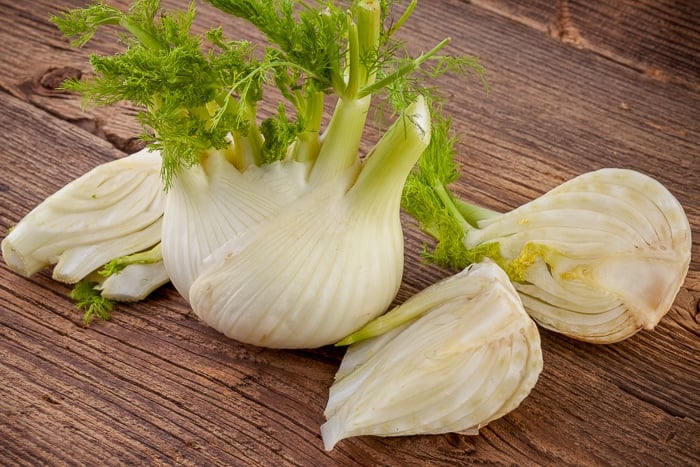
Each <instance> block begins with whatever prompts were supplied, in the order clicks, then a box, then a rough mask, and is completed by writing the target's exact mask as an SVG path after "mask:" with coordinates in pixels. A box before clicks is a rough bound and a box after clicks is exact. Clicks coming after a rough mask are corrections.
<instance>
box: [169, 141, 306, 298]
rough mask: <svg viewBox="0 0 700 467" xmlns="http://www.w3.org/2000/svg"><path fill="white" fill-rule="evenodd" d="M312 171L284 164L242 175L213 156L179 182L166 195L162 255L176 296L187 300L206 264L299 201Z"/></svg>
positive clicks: (293, 163) (184, 173) (219, 156)
mask: <svg viewBox="0 0 700 467" xmlns="http://www.w3.org/2000/svg"><path fill="white" fill-rule="evenodd" d="M308 170H309V167H308V164H305V163H303V162H296V161H294V160H285V161H278V162H275V163H272V164H269V165H265V166H263V167H257V166H253V167H251V168H249V169H248V170H246V171H245V172H243V173H241V172H240V171H239V170H238V169H236V167H235V166H234V165H232V164H231V163H229V161H228V160H227V159H226V157H225V155H224V153H223V152H221V151H210V152H209V153H208V154H207V155H206V156H205V157H204V158H203V160H202V162H201V163H200V164H199V165H196V166H193V167H190V168H187V169H184V170H182V171H181V172H180V173H179V174H178V175H177V176H175V177H174V178H173V182H172V186H171V187H170V189H169V190H168V192H167V194H166V202H165V212H164V216H163V228H162V251H163V261H164V265H165V269H166V271H167V273H168V276H169V277H170V280H171V282H172V283H173V285H174V286H175V288H176V289H177V290H178V292H180V294H181V295H182V296H183V297H185V299H188V298H189V291H190V287H191V285H192V283H193V282H194V280H195V279H196V278H197V276H198V275H199V274H200V273H201V271H202V263H203V261H204V260H205V258H207V257H208V256H209V255H210V254H211V253H212V252H214V251H215V250H217V249H218V248H219V247H220V246H221V245H223V244H224V243H226V242H227V241H228V240H229V239H231V238H237V237H239V236H241V235H243V234H244V233H245V232H247V231H248V230H250V229H251V228H252V227H254V226H256V225H257V224H259V223H260V222H261V221H263V220H264V219H266V218H268V217H270V216H272V215H273V214H276V213H277V212H279V211H280V210H281V208H282V206H284V205H285V204H287V203H289V202H291V200H293V199H295V198H296V197H298V196H299V192H301V191H302V190H303V189H304V187H305V178H306V176H307V173H308Z"/></svg>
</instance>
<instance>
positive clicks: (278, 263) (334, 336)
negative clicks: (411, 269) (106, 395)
mask: <svg viewBox="0 0 700 467" xmlns="http://www.w3.org/2000/svg"><path fill="white" fill-rule="evenodd" d="M429 139H430V111H429V109H428V107H427V104H426V103H425V101H424V99H422V98H419V99H418V100H417V101H416V102H415V103H414V104H413V105H411V106H409V107H408V108H407V109H406V111H405V112H404V115H403V116H402V117H401V118H399V119H398V120H397V121H396V122H395V123H394V125H392V127H391V128H390V129H389V130H388V131H387V132H386V134H385V135H384V136H383V137H382V139H381V140H380V141H379V142H378V143H377V145H376V146H375V148H374V149H373V150H372V152H371V153H370V154H369V155H368V156H367V158H366V161H365V162H364V163H363V164H362V165H361V166H359V167H358V166H352V167H350V168H348V169H346V171H345V172H344V173H340V174H338V175H336V176H334V177H333V178H331V179H329V180H327V181H326V182H324V183H323V184H321V185H320V186H314V184H313V180H312V181H310V182H309V184H310V185H311V187H310V188H309V189H308V190H307V191H306V192H305V193H303V194H302V195H301V196H299V197H298V198H297V199H296V200H294V201H293V202H291V203H289V204H287V205H286V206H285V207H284V209H283V210H282V211H280V212H279V213H278V214H276V215H274V216H272V217H270V218H268V219H266V220H265V221H263V222H261V223H260V224H259V225H257V226H256V227H255V228H252V229H250V230H249V231H248V232H247V233H246V234H244V235H240V236H234V237H232V238H231V239H230V240H229V241H228V242H226V243H225V244H224V245H222V246H221V248H219V249H217V250H214V251H213V252H212V254H211V255H210V256H209V257H208V258H207V259H205V261H204V266H203V269H202V271H201V273H200V274H199V275H198V276H197V278H196V279H195V281H194V283H193V284H192V287H191V289H190V293H189V301H190V304H191V305H192V309H193V310H194V312H195V313H196V314H197V315H198V316H199V317H200V318H201V319H202V320H203V321H204V322H206V323H208V324H209V325H211V326H212V327H214V328H215V329H217V330H219V331H221V332H223V333H224V334H225V335H227V336H228V337H232V338H234V339H237V340H239V341H242V342H247V343H252V344H256V345H263V346H266V347H286V348H295V347H319V346H322V345H327V344H331V343H334V342H336V341H337V340H338V339H340V338H341V337H343V336H345V335H347V334H348V333H350V332H351V331H353V330H354V329H357V328H358V327H360V326H362V324H364V323H365V322H367V321H369V320H370V319H372V318H374V317H376V316H377V315H379V314H381V313H383V312H384V311H385V310H386V308H387V307H388V306H389V305H390V303H391V301H392V299H393V298H394V296H395V294H396V292H397V290H398V288H399V285H400V283H401V277H402V274H403V231H402V228H401V222H400V217H399V213H400V199H401V190H402V187H403V182H404V180H405V177H406V176H407V174H408V172H409V171H410V170H411V168H412V167H413V165H414V163H415V161H416V160H417V159H418V157H419V156H420V155H421V153H422V152H423V150H424V149H425V147H426V146H427V144H428V142H429ZM386 167H390V169H388V170H387V169H386ZM358 171H359V173H358Z"/></svg>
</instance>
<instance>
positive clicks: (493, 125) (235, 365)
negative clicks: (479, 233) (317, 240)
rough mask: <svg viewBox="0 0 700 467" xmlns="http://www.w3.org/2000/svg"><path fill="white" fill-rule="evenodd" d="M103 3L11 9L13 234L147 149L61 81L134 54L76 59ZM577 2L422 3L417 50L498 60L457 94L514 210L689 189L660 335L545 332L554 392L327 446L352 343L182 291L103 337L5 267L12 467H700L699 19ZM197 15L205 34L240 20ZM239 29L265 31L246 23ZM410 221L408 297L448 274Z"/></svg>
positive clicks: (0, 330) (123, 110)
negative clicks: (76, 23)
mask: <svg viewBox="0 0 700 467" xmlns="http://www.w3.org/2000/svg"><path fill="white" fill-rule="evenodd" d="M82 3H83V2H80V1H77V0H67V1H63V0H62V1H61V2H60V5H57V4H55V2H50V1H48V0H40V1H37V2H11V1H9V0H0V12H2V14H0V38H2V43H3V44H4V45H5V47H4V48H3V49H2V51H0V90H2V91H3V92H0V128H1V129H2V135H3V144H2V149H0V173H2V174H3V177H2V179H1V180H0V230H1V231H2V232H3V235H4V232H5V231H6V229H8V228H9V227H10V226H11V225H13V224H14V223H16V222H17V221H18V220H19V219H20V218H21V217H22V216H23V215H25V214H26V213H27V212H28V211H29V210H30V209H31V208H32V207H33V206H35V205H36V204H37V203H38V202H40V201H41V200H42V199H43V198H44V197H46V196H48V195H49V194H51V193H52V192H54V191H55V190H56V189H58V188H59V187H60V186H62V185H63V184H65V183H67V182H68V181H70V180H71V179H73V178H75V177H77V176H78V175H80V174H82V173H83V172H85V171H86V170H88V169H89V168H91V167H93V166H95V165H97V164H99V163H102V162H105V161H108V160H111V159H113V158H115V157H121V156H122V155H123V154H124V152H131V151H132V150H134V148H136V147H138V145H139V142H138V140H137V138H136V137H137V136H138V134H139V132H140V129H139V128H138V126H137V125H136V124H135V123H134V119H133V116H134V114H135V112H136V109H133V108H130V107H129V106H126V105H124V106H118V107H116V108H114V109H109V110H99V111H83V110H82V109H81V107H80V102H79V99H78V98H77V97H76V96H72V95H69V94H66V93H63V92H60V91H57V90H56V83H57V82H58V81H60V77H62V76H66V75H71V74H73V75H78V74H84V73H88V72H89V68H88V65H87V63H86V57H87V55H88V54H89V53H90V52H95V51H99V52H110V51H114V50H116V49H115V44H114V43H113V42H112V41H111V38H107V37H97V38H96V41H95V42H94V43H92V44H90V46H89V47H87V48H85V49H84V50H74V49H70V48H69V47H68V46H67V44H66V42H65V41H64V40H62V39H61V38H60V36H59V34H58V33H57V31H56V30H55V29H54V28H53V27H52V26H51V25H50V24H49V23H48V21H47V18H48V16H49V15H50V14H51V13H52V12H56V11H58V10H59V9H63V8H64V7H75V6H78V5H80V4H82ZM110 3H114V4H118V5H125V2H124V1H119V2H110ZM164 3H165V4H166V5H173V4H180V5H182V4H183V2H178V1H175V0H171V1H167V2H164ZM200 3H201V2H200ZM516 5H517V6H516ZM562 5H564V3H562V2H559V3H558V4H556V3H553V2H544V1H542V0H527V1H523V2H517V4H516V3H515V2H505V1H493V2H485V1H476V0H474V1H471V2H464V1H458V0H449V1H441V2H420V4H419V6H418V8H417V10H416V13H415V14H414V17H413V18H412V19H411V21H410V22H409V23H407V25H406V29H405V30H404V31H403V32H402V34H403V35H404V37H406V38H410V41H411V48H412V49H415V50H420V49H423V50H425V49H428V48H429V47H431V46H432V45H433V44H434V43H436V42H437V41H438V40H440V39H442V38H443V37H444V36H450V37H452V42H451V44H450V46H449V47H450V50H451V51H452V52H458V53H471V54H475V55H478V56H480V57H481V58H482V60H483V63H484V64H485V65H486V67H487V68H488V75H487V77H488V81H489V83H490V85H491V91H490V93H488V94H486V93H485V92H484V91H483V89H482V88H481V87H480V85H479V83H478V82H477V81H475V80H469V79H467V80H465V79H457V78H455V77H452V78H449V79H446V80H443V81H442V84H443V85H444V86H445V89H446V95H445V109H446V110H447V112H449V113H450V115H452V117H453V120H454V125H455V128H456V129H457V131H458V133H459V136H460V139H461V142H460V143H459V153H460V164H461V166H462V168H463V175H462V177H461V179H460V180H459V182H457V183H456V184H455V187H454V188H455V190H456V192H458V193H459V194H460V195H461V196H464V197H466V198H468V199H470V200H472V201H474V202H476V203H479V204H483V205H485V206H488V207H491V208H493V209H499V210H507V209H510V208H513V207H516V206H518V205H519V204H522V203H524V202H526V201H528V200H530V199H532V198H534V197H536V196H537V195H539V194H541V193H544V192H545V191H547V190H548V189H550V188H553V187H554V186H556V185H557V184H558V183H560V182H562V181H563V180H565V179H568V178H570V177H572V176H575V175H577V174H579V173H581V172H584V171H588V170H592V169H596V168H600V167H604V166H618V167H627V168H633V169H636V170H640V171H642V172H645V173H647V174H649V175H651V176H653V177H655V178H657V179H658V180H660V181H661V182H662V183H664V184H665V185H666V186H667V187H668V188H669V189H670V190H671V191H672V192H673V193H674V194H675V195H676V196H677V197H678V199H679V200H680V202H681V203H682V204H683V205H684V207H685V209H686V211H687V214H688V217H689V220H690V223H691V226H692V229H693V235H694V239H693V260H692V263H691V270H690V272H689V275H688V278H687V280H686V283H685V285H684V287H683V289H682V290H681V292H680V293H679V295H678V297H677V299H676V302H675V304H674V306H673V308H672V310H671V311H670V312H669V314H668V315H667V316H666V317H665V318H664V319H663V321H662V322H661V324H660V325H659V326H658V327H657V329H655V330H654V331H652V332H642V333H640V334H638V335H637V336H634V337H633V338H632V339H629V340H628V341H625V342H623V343H620V344H616V345H611V346H595V345H591V344H583V343H580V342H576V341H573V340H571V339H567V338H564V337H562V336H559V335H556V334H554V333H552V332H549V331H545V330H542V332H541V334H542V341H543V352H544V358H545V370H544V372H543V374H542V376H541V377H540V380H539V381H538V384H537V386H536V387H535V389H534V390H533V392H532V394H531V395H530V397H528V398H527V399H526V400H525V401H524V402H523V404H522V405H521V406H520V407H519V408H518V409H517V410H515V411H514V412H512V413H511V414H509V415H507V416H506V417H504V418H502V419H500V420H497V421H495V422H493V423H491V424H490V425H489V426H488V427H486V428H485V429H483V430H482V432H481V434H480V435H479V436H477V437H470V436H463V435H457V434H450V435H445V436H416V437H405V438H387V439H382V438H371V437H360V438H354V439H351V440H346V441H342V442H341V443H339V445H338V446H337V447H336V449H335V450H334V451H332V452H331V453H325V452H324V451H323V449H322V443H321V441H320V434H319V430H318V428H319V425H320V424H321V423H322V422H323V408H324V406H325V402H326V398H327V390H328V387H329V385H330V384H331V382H332V379H333V375H334V373H335V370H336V368H337V365H338V363H339V362H340V359H341V357H342V350H340V349H335V348H323V349H317V350H310V351H276V350H269V349H261V348H257V347H253V346H246V345H243V344H240V343H237V342H235V341H231V340H229V339H226V338H224V337H223V336H221V335H220V334H218V333H216V332H215V331H213V330H211V329H210V328H208V327H206V326H205V325H203V324H202V323H200V322H199V321H198V320H197V319H196V318H195V317H194V315H193V314H192V313H191V312H190V310H189V309H188V307H187V305H186V303H185V302H184V300H182V299H181V298H180V297H179V296H178V295H177V293H176V292H175V291H174V290H173V289H172V287H170V286H166V287H163V288H162V289H160V290H159V291H157V292H156V293H154V294H153V295H152V296H151V297H150V298H149V299H148V300H146V301H144V302H142V303H139V304H133V305H123V306H120V308H119V311H118V312H117V313H115V314H114V318H113V319H112V320H111V321H109V322H101V323H96V324H94V325H92V326H91V327H89V328H83V327H82V326H81V325H80V316H79V313H78V312H76V311H75V310H74V309H73V306H72V304H71V302H70V300H68V299H67V298H66V293H67V291H68V289H67V287H66V286H64V285H62V284H58V283H56V282H54V281H52V280H51V279H50V273H49V272H48V271H47V272H43V273H41V274H38V275H36V276H35V277H33V278H31V279H24V278H21V277H19V276H17V275H15V274H13V273H11V272H10V271H9V270H8V269H7V267H6V266H5V265H4V263H1V262H0V264H1V266H0V277H1V279H0V459H2V463H3V464H7V465H455V464H470V463H480V464H481V463H494V464H509V465H514V464H517V465H553V464H555V465H567V464H569V465H693V464H698V463H699V462H700V397H699V396H698V380H699V376H700V372H699V371H698V368H697V355H698V351H700V343H699V342H700V341H699V339H700V325H699V321H700V319H699V318H698V315H699V313H700V308H699V304H698V302H699V300H700V259H699V258H700V192H699V190H698V186H700V158H699V154H698V152H699V148H700V127H699V125H698V122H700V96H699V95H698V90H699V89H700V72H699V69H698V66H699V65H698V61H697V49H698V47H699V46H700V42H699V41H698V37H699V23H700V20H699V18H698V10H697V6H696V4H695V3H694V2H690V1H687V2H683V1H681V2H671V1H653V0H645V1H643V2H633V1H631V0H630V1H623V2H602V1H590V2H574V1H571V2H568V3H566V4H565V6H564V7H563V6H562ZM198 9H199V11H200V16H199V19H198V23H197V27H198V28H200V29H201V28H204V27H206V26H207V25H211V24H218V23H219V21H221V18H220V15H217V14H216V13H215V12H214V11H212V10H211V9H209V8H207V7H206V6H205V5H199V3H198ZM436 25H439V27H436ZM226 28H227V30H228V31H229V32H233V31H235V32H236V33H237V35H238V36H239V37H248V38H254V37H256V34H255V33H254V32H252V31H250V30H249V29H248V28H247V27H245V26H241V25H240V24H238V23H235V22H234V21H228V22H227V24H226ZM557 28H559V29H557ZM576 38H578V39H576ZM654 70H659V71H654ZM273 107H274V105H270V106H269V108H273ZM264 111H265V109H263V112H264ZM376 134H377V132H376V131H370V132H369V133H368V141H369V140H371V138H372V137H376ZM368 147H369V142H368V143H366V145H365V147H364V149H367V148H368ZM404 220H405V223H406V254H407V258H406V264H407V266H406V275H405V278H404V283H403V286H402V289H401V291H400V293H399V296H398V298H397V300H398V301H402V300H404V299H405V298H407V297H408V296H409V295H410V294H412V293H414V292H416V291H417V290H420V289H421V288H423V287H425V286H426V285H428V284H430V283H432V282H435V281H436V280H437V279H438V278H440V277H444V276H446V275H447V274H449V271H444V270H440V269H438V268H435V267H431V266H427V265H425V264H423V263H422V261H421V259H420V250H421V245H422V243H423V242H424V241H425V237H424V236H422V235H421V234H420V233H418V232H417V231H416V230H415V228H413V227H412V223H411V221H410V219H408V218H405V219H404Z"/></svg>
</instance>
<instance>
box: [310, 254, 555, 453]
mask: <svg viewBox="0 0 700 467" xmlns="http://www.w3.org/2000/svg"><path fill="white" fill-rule="evenodd" d="M341 344H352V345H350V347H348V350H347V352H346V354H345V356H344V358H343V361H342V363H341V365H340V368H339V369H338V372H337V373H336V377H335V382H334V383H333V385H332V386H331V388H330V392H329V397H328V404H327V406H326V410H325V415H326V419H327V421H326V423H324V424H323V425H322V426H321V435H322V437H323V442H324V446H325V448H326V450H331V449H332V448H333V447H334V446H335V444H336V443H337V442H338V441H340V440H341V439H344V438H348V437H351V436H361V435H375V436H404V435H415V434H438V433H449V432H462V433H466V434H478V430H479V428H482V427H484V426H486V425H487V424H488V423H489V422H490V421H492V420H495V419H497V418H500V417H502V416H503V415H505V414H507V413H508V412H510V411H512V410H514V409H515V408H516V407H517V406H518V405H519V404H520V403H521V402H522V401H523V400H524V399H525V397H527V395H528V394H529V393H530V391H531V390H532V388H533V387H534V386H535V384H536V382H537V380H538V378H539V375H540V372H541V371H542V366H543V361H542V351H541V348H540V337H539V333H538V331H537V326H536V325H535V323H534V321H533V320H532V319H531V318H530V317H529V316H528V315H527V313H526V312H525V310H524V308H523V306H522V303H521V301H520V298H519V296H518V294H517V292H516V291H515V289H514V288H513V286H512V284H511V283H510V281H509V279H508V277H507V276H506V275H505V273H504V272H503V271H502V270H501V269H500V268H499V267H498V266H497V265H496V264H494V263H491V262H484V263H478V264H472V265H470V266H469V267H467V268H466V269H465V270H463V271H462V272H460V273H458V274H456V275H454V276H452V277H448V278H447V279H444V280H442V281H440V282H438V283H436V284H434V285H432V286H430V287H428V288H427V289H424V290H422V291H421V292H419V293H417V294H416V295H414V296H413V297H411V298H410V299H408V300H407V301H406V302H404V303H403V304H402V305H400V306H398V307H396V308H395V309H393V310H391V311H390V312H388V313H387V314H385V315H383V316H381V317H379V318H377V319H376V320H375V321H372V322H370V323H368V324H367V325H366V326H365V327H363V328H362V329H361V330H359V331H357V332H356V333H354V334H353V335H351V336H349V337H348V338H346V339H344V340H343V341H342V342H341Z"/></svg>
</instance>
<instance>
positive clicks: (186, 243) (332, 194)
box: [52, 0, 483, 347]
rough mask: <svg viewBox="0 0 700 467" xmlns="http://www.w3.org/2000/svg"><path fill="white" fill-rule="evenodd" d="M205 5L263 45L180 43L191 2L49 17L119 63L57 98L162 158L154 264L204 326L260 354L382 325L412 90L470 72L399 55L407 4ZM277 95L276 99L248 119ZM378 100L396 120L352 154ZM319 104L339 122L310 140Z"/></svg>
mask: <svg viewBox="0 0 700 467" xmlns="http://www.w3.org/2000/svg"><path fill="white" fill-rule="evenodd" d="M209 3H211V4H213V5H214V6H215V7H217V8H219V9H220V10H222V11H223V12H225V13H229V14H231V15H233V16H236V17H238V18H241V19H243V20H245V21H248V22H250V23H251V24H253V25H254V26H255V27H256V28H257V29H258V30H259V31H260V32H261V33H262V34H263V35H264V36H265V38H266V39H267V42H266V43H265V45H264V46H263V47H261V49H256V48H255V47H254V46H253V44H251V43H249V42H247V41H241V40H238V41H237V40H229V39H228V38H226V37H225V36H224V35H223V32H222V29H221V28H213V29H210V30H209V31H207V32H206V33H204V34H201V35H196V34H193V33H192V32H191V30H190V29H191V26H192V24H193V21H194V17H195V7H194V4H191V5H190V7H189V8H188V9H187V10H186V11H163V10H162V9H161V6H160V2H159V1H158V0H143V1H138V2H135V3H134V4H133V5H132V6H131V8H130V9H129V10H128V11H126V12H125V11H121V10H119V9H117V8H115V7H112V6H109V5H105V4H104V3H102V2H96V3H93V4H91V5H88V6H86V7H85V8H78V9H74V10H69V11H67V12H65V13H64V14H62V15H60V16H57V17H54V18H53V19H52V20H53V22H54V23H56V24H57V25H58V27H59V28H60V29H61V30H62V31H63V32H64V34H66V36H69V37H72V38H73V39H74V40H73V43H74V44H76V45H82V44H84V43H86V42H87V41H89V40H90V39H91V38H92V37H93V35H94V34H95V33H96V32H97V31H98V30H99V29H100V28H101V27H102V26H105V25H114V26H118V27H120V28H123V29H124V30H125V33H126V36H127V38H128V40H126V41H124V44H125V45H126V49H125V50H124V51H123V52H122V53H119V54H115V55H113V56H97V55H93V56H91V58H90V63H91V64H92V66H93V69H94V71H95V73H94V77H92V78H91V79H87V80H83V81H78V80H73V81H69V82H67V83H66V84H65V87H66V88H67V89H71V90H74V91H77V92H79V93H81V94H82V95H83V96H84V98H85V99H86V101H87V102H91V103H95V104H109V103H113V102H118V101H122V100H126V101H130V102H131V103H133V104H134V105H136V106H139V107H140V108H141V109H142V112H141V113H140V115H139V119H140V121H141V122H142V123H143V124H144V126H145V130H146V134H148V135H149V139H150V140H151V141H152V147H153V148H154V149H157V150H158V151H159V152H160V154H161V156H162V163H161V176H162V186H163V187H164V189H165V191H166V194H165V206H164V214H163V221H162V238H161V247H162V250H161V251H162V259H163V264H164V267H165V270H166V272H167V275H168V276H169V277H170V279H171V281H172V282H173V284H174V286H175V287H176V289H177V290H178V291H179V293H180V294H181V295H182V296H183V297H184V298H185V299H186V300H188V301H189V303H190V304H191V306H192V308H193V310H194V312H195V313H196V314H197V315H198V316H199V317H200V318H201V319H202V320H203V321H205V322H207V323H209V324H210V325H212V326H214V327H215V328H216V329H218V330H220V331H221V332H224V333H225V334H226V335H228V336H230V337H234V338H236V339H239V340H242V341H244V342H248V343H252V344H257V345H265V346H273V347H316V346H320V345H324V344H329V343H333V342H335V341H336V340H337V339H339V338H340V337H342V336H343V335H346V334H347V333H349V332H351V331H352V330H353V329H356V328H357V327H359V326H361V325H362V324H364V322H366V321H367V320H369V319H371V318H372V317H374V316H376V315H377V314H379V313H381V312H383V311H384V310H385V309H386V307H388V305H389V304H390V302H391V300H392V298H393V296H394V294H395V293H396V290H397V288H398V286H399V283H400V280H401V274H402V271H403V243H402V242H403V237H402V232H401V226H400V223H399V209H400V192H401V187H402V185H403V182H404V181H405V178H406V175H407V174H408V172H409V171H410V170H411V167H412V166H413V165H414V164H415V161H416V159H417V158H418V157H419V156H420V154H421V152H422V151H423V149H424V148H425V147H426V145H427V143H428V140H429V138H430V131H431V128H430V118H431V116H430V114H431V110H430V106H431V104H430V102H432V101H431V100H430V98H429V97H430V96H429V89H430V88H428V87H423V86H422V82H421V76H423V77H425V76H431V77H437V76H440V75H442V74H444V73H446V72H450V71H456V72H458V73H462V74H465V72H467V71H469V70H473V71H475V72H476V73H477V74H481V73H483V69H482V68H481V67H480V65H479V64H478V61H477V60H476V59H474V58H472V57H452V56H448V55H442V54H440V53H439V52H440V51H441V50H442V49H443V48H444V46H445V45H446V44H447V42H448V40H447V39H445V40H443V41H441V42H440V43H438V44H437V45H436V46H435V47H434V48H433V49H431V50H429V51H428V52H425V53H422V54H420V55H419V56H418V57H416V58H412V57H410V56H408V55H407V54H404V53H405V52H406V50H407V48H404V47H403V46H402V44H401V42H400V41H397V40H396V39H395V38H394V37H393V34H394V33H395V32H396V30H397V28H398V27H399V26H401V25H402V24H403V23H404V22H405V21H406V20H407V19H408V17H409V16H410V14H411V12H412V11H413V8H414V7H415V3H412V4H410V5H409V6H408V7H407V8H406V11H405V12H404V13H403V15H402V16H400V17H399V18H398V20H397V22H395V23H392V24H384V23H385V22H386V23H388V22H389V20H388V18H391V15H388V14H387V13H388V10H387V9H388V7H389V6H390V3H391V2H385V1H379V2H378V1H374V0H354V1H353V2H351V4H350V5H348V6H347V7H340V6H336V5H334V4H333V3H324V4H323V5H318V8H317V9H316V8H312V7H310V6H309V5H307V4H305V3H304V2H297V1H293V0H275V1H267V0H209ZM385 20H386V21H385ZM205 42H206V44H205ZM431 63H432V65H431ZM182 70H186V71H187V72H186V73H183V72H182ZM273 83H274V85H275V86H276V87H277V90H276V91H277V94H276V97H275V98H276V99H279V97H277V96H281V97H282V98H283V101H282V102H279V101H278V102H276V104H277V112H276V113H273V114H272V115H271V116H269V117H268V118H265V119H264V120H262V121H261V122H259V121H258V120H259V119H258V108H259V103H260V102H261V101H263V99H264V97H266V85H270V84H273ZM376 94H380V95H383V96H382V97H383V98H384V102H385V103H386V104H387V108H388V109H390V111H391V115H399V118H398V119H397V121H396V123H395V124H394V126H392V127H391V128H390V129H389V130H388V131H387V133H386V134H385V135H384V137H383V138H381V139H380V141H379V142H378V144H377V146H376V147H375V149H374V150H373V151H372V153H371V154H369V155H366V156H365V157H363V156H362V155H361V154H360V146H361V145H360V143H361V141H362V138H363V133H364V128H365V122H366V119H367V116H368V114H369V112H370V108H371V107H370V106H371V102H372V99H373V96H374V95H376ZM327 96H332V97H333V98H334V99H335V108H334V110H333V113H332V115H331V116H330V120H329V121H328V125H327V127H326V128H325V129H324V130H323V131H322V128H321V126H322V122H323V121H324V118H323V117H324V108H325V103H326V98H327ZM424 97H427V99H426V98H424ZM287 109H292V110H293V115H294V119H292V118H290V117H289V116H288V114H287V112H288V110H287ZM311 323H312V324H313V325H311ZM304 327H306V328H307V329H302V328H304Z"/></svg>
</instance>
